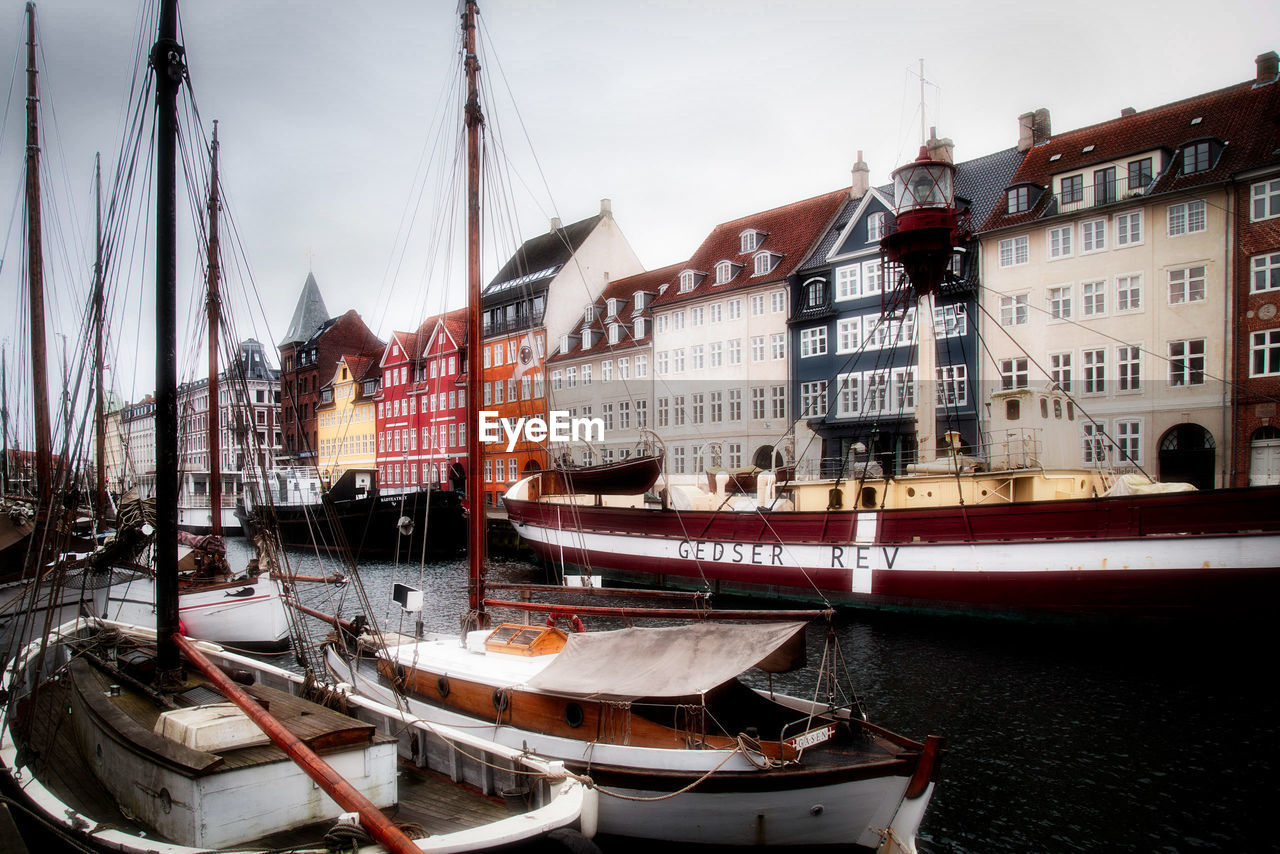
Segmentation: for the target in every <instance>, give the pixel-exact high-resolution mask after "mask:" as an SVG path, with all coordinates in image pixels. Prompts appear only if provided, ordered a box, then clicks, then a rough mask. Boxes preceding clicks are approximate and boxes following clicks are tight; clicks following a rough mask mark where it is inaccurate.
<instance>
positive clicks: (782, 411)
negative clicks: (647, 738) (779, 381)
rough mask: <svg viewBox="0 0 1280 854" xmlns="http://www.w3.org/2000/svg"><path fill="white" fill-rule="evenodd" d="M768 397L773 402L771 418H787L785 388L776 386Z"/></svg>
mask: <svg viewBox="0 0 1280 854" xmlns="http://www.w3.org/2000/svg"><path fill="white" fill-rule="evenodd" d="M769 396H770V398H771V399H772V400H773V417H774V418H783V419H785V418H786V417H787V387H786V386H784V385H776V386H774V387H773V389H772V391H771V393H770V395H769Z"/></svg>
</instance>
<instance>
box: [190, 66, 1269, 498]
mask: <svg viewBox="0 0 1280 854" xmlns="http://www.w3.org/2000/svg"><path fill="white" fill-rule="evenodd" d="M1014 129H1015V125H1014V123H1013V122H1010V131H1011V134H1010V138H1011V140H1013V139H1015V137H1014V135H1013V133H1012V131H1013V130H1014ZM1016 131H1017V136H1016V143H1015V144H1013V145H1011V146H1010V147H1009V148H1007V149H1004V150H1002V151H997V152H994V153H990V154H986V155H983V156H980V157H976V158H971V159H961V160H957V159H956V158H955V156H954V145H953V144H952V142H951V141H950V140H949V139H938V138H937V137H936V134H934V135H933V138H931V139H929V140H928V142H927V152H928V154H929V155H930V156H931V157H932V158H933V159H936V160H946V161H949V162H952V163H953V164H954V166H955V193H956V203H957V207H958V208H959V209H960V211H961V221H962V235H961V236H962V240H961V245H960V246H959V248H958V250H957V251H956V253H955V256H954V258H953V260H952V263H951V267H950V270H949V273H948V275H947V277H946V280H945V281H944V283H943V285H942V287H941V288H940V289H939V290H938V291H937V292H936V293H934V294H932V295H931V296H930V298H929V299H927V300H924V301H922V302H921V303H920V304H919V305H917V304H916V303H915V300H914V299H907V298H906V296H907V295H908V293H909V289H908V288H906V287H904V281H903V279H902V276H901V274H900V272H899V270H898V269H897V268H893V267H888V266H886V265H885V263H884V261H883V259H882V254H881V248H880V241H881V239H882V238H883V237H884V236H885V234H886V233H890V232H892V231H893V229H894V213H893V208H894V205H893V202H894V200H893V193H892V187H891V186H881V187H874V186H871V185H870V181H869V174H870V170H869V167H868V165H867V164H866V163H865V162H863V159H862V156H861V154H859V156H858V158H857V162H856V163H855V165H854V167H853V172H852V180H851V181H849V182H848V183H847V184H846V185H845V186H842V187H839V188H836V189H833V190H832V191H831V192H828V193H824V194H822V195H819V196H815V197H813V198H809V199H804V200H801V201H796V202H793V203H790V204H786V205H783V206H781V207H777V208H774V209H772V210H767V211H761V212H758V213H754V214H751V215H748V216H743V217H740V218H738V219H734V220H732V221H730V222H725V223H722V224H720V225H718V226H716V227H715V228H714V229H713V230H712V231H711V233H710V234H708V235H707V236H706V237H705V239H704V240H703V241H702V242H701V244H700V245H699V246H698V248H697V250H696V251H695V252H694V253H693V255H692V256H691V257H689V258H688V259H685V260H682V261H678V262H676V263H672V264H668V265H666V266H663V267H661V268H658V269H652V270H646V269H644V267H643V265H642V264H641V263H640V261H639V259H638V258H637V257H636V255H635V253H634V252H633V251H632V249H631V247H630V245H629V244H628V242H627V240H626V238H625V237H624V235H623V234H622V231H621V229H620V228H619V226H618V224H617V223H616V221H615V220H614V218H613V215H612V211H611V206H610V204H609V202H608V200H604V201H602V203H601V208H600V211H599V212H598V213H597V214H595V215H594V216H592V217H589V218H587V219H584V220H581V221H579V222H575V223H572V224H569V225H563V224H561V223H560V222H559V221H557V220H553V221H552V222H551V226H550V228H549V229H548V231H547V232H546V233H545V234H541V235H538V236H536V237H534V238H531V239H530V240H528V241H526V242H525V243H524V245H523V246H521V247H520V248H519V250H517V252H516V253H515V254H514V255H513V256H512V257H511V258H510V259H509V260H508V262H507V263H506V264H505V265H504V266H503V268H502V269H501V270H500V271H499V272H498V274H497V275H496V276H494V277H493V279H492V280H491V281H490V283H489V284H488V286H487V287H486V288H485V289H484V293H483V298H482V306H481V310H482V311H483V330H484V341H483V347H484V353H483V366H484V377H483V380H484V382H483V385H482V392H481V394H482V399H480V400H475V401H468V400H467V399H466V392H465V389H464V387H463V385H462V383H461V380H460V376H461V369H462V363H463V360H464V355H465V347H466V344H467V342H466V340H465V323H464V316H463V314H462V313H461V312H453V313H450V314H446V315H443V316H440V317H432V318H427V319H426V320H425V321H423V322H422V323H421V324H420V325H419V326H418V327H417V328H416V329H413V330H412V331H407V332H399V331H397V332H393V333H391V335H390V336H389V340H387V341H385V342H384V341H382V340H381V339H380V338H378V336H377V335H375V334H374V333H373V332H372V331H371V330H369V329H368V328H367V327H366V326H365V324H364V322H363V321H362V320H361V319H360V317H359V315H358V314H356V313H355V312H354V311H349V312H347V313H346V314H344V315H341V316H338V317H329V315H328V312H327V310H326V309H325V306H324V301H323V299H322V298H321V297H320V293H319V288H318V285H317V283H316V281H315V278H314V276H310V275H309V276H308V278H307V281H306V284H305V285H304V287H303V291H302V294H301V296H300V298H299V301H298V306H297V309H296V310H295V312H294V316H293V318H292V322H291V324H290V327H289V330H288V332H287V334H286V336H285V339H284V340H283V341H282V342H281V344H280V348H279V354H280V365H281V371H280V386H279V391H280V400H281V408H280V420H279V422H278V424H279V429H278V432H279V434H280V437H281V439H280V441H279V443H278V444H279V448H278V450H279V457H280V459H281V460H286V461H290V462H296V463H304V464H308V465H315V466H316V467H317V468H318V469H319V470H320V472H321V475H322V477H323V478H325V479H328V480H330V481H333V480H336V479H337V477H339V476H340V475H341V474H342V472H344V471H347V470H351V469H367V470H374V471H376V472H377V477H378V483H379V486H380V487H382V488H383V489H390V490H407V489H416V488H421V487H424V486H429V485H433V484H445V485H452V486H459V485H460V484H461V481H462V479H463V478H464V477H465V474H466V468H465V461H464V456H465V442H466V434H465V427H464V413H465V411H466V408H467V407H468V406H471V407H474V408H477V409H482V410H487V411H490V412H494V413H496V414H497V415H498V416H500V417H503V418H506V419H515V418H519V417H526V418H528V417H533V416H541V417H544V418H545V417H547V416H548V414H549V413H551V412H556V411H558V412H563V413H565V414H566V415H567V416H568V417H570V418H590V419H599V421H600V423H601V424H602V426H603V428H604V438H603V440H600V438H599V437H598V436H595V437H593V438H592V439H591V440H586V439H578V440H574V441H568V442H564V443H548V442H534V441H524V440H513V441H510V442H509V441H507V439H506V437H505V436H504V437H503V440H502V441H500V442H496V443H492V444H488V445H486V446H485V448H486V452H485V458H484V460H483V463H482V465H483V471H482V476H483V478H484V482H485V485H486V496H487V499H488V500H489V501H490V502H493V503H496V502H497V501H498V500H500V496H501V494H502V492H503V491H504V490H505V489H506V488H507V486H509V485H510V484H511V483H513V482H514V481H515V480H517V479H518V478H519V477H521V476H522V475H523V474H524V473H526V472H528V471H531V470H536V469H540V468H544V467H546V466H547V465H549V464H551V463H552V461H553V460H554V461H572V462H576V463H588V462H609V461H615V460H619V459H624V458H626V457H628V456H630V455H632V454H634V453H636V452H637V450H638V449H640V448H642V447H646V446H648V445H651V444H652V443H654V442H659V443H661V445H662V446H663V447H664V449H665V452H666V461H667V462H666V465H667V474H668V476H669V477H671V478H672V479H675V480H680V479H683V480H686V481H694V480H698V479H702V478H705V477H706V474H705V473H706V472H707V471H708V470H711V469H717V468H729V469H736V468H741V467H746V466H752V465H755V466H773V467H776V466H795V467H796V469H797V470H798V473H799V475H800V476H814V477H816V476H826V477H832V476H840V475H841V474H842V473H845V472H847V471H848V467H849V464H850V461H851V460H852V459H854V458H862V459H867V460H873V461H875V462H876V463H878V464H879V465H881V466H882V467H883V469H884V470H885V471H887V472H889V473H895V472H901V471H903V470H904V469H905V466H906V465H908V464H909V463H911V462H915V461H917V460H928V459H930V458H932V457H933V455H935V454H937V453H938V452H940V451H944V450H947V449H950V448H955V447H959V448H961V449H963V450H964V451H966V452H968V453H977V454H981V453H984V452H985V450H986V449H988V448H989V447H991V446H992V444H993V443H996V442H998V441H999V437H992V436H990V435H988V434H987V427H988V425H989V424H990V423H991V420H990V406H991V405H992V401H993V395H994V399H997V400H998V399H999V398H1000V394H1001V392H1006V391H1011V390H1016V389H1022V388H1042V387H1054V386H1056V387H1057V388H1059V389H1061V390H1062V391H1063V392H1066V393H1067V394H1069V395H1070V397H1071V399H1072V400H1073V401H1074V403H1073V405H1072V406H1071V407H1068V410H1067V411H1066V412H1064V413H1059V415H1060V417H1066V418H1069V419H1074V420H1076V421H1078V436H1079V441H1078V444H1077V445H1076V447H1075V448H1074V450H1073V452H1072V453H1073V454H1074V455H1075V459H1068V460H1061V461H1057V462H1059V463H1063V464H1075V465H1108V466H1112V467H1117V468H1121V469H1141V470H1143V471H1146V472H1148V473H1150V474H1151V475H1153V476H1155V477H1158V478H1160V479H1163V480H1184V481H1189V482H1192V483H1195V484H1197V485H1199V486H1202V487H1210V486H1227V485H1243V484H1248V483H1264V482H1276V481H1277V480H1280V424H1278V423H1277V412H1276V401H1277V399H1280V318H1278V317H1277V303H1278V302H1280V85H1277V56H1276V54H1275V53H1274V52H1270V53H1267V54H1263V55H1261V56H1259V57H1258V58H1257V60H1256V64H1255V73H1254V75H1253V76H1252V77H1251V78H1250V79H1248V80H1246V81H1244V82H1242V83H1240V84H1238V85H1235V86H1230V87H1227V88H1225V89H1221V90H1218V91H1215V92H1209V93H1205V94H1202V95H1197V96H1195V97H1191V98H1187V99H1185V100H1182V101H1178V102H1175V103H1171V104H1166V105H1164V106H1160V107H1155V108H1153V109H1149V110H1144V111H1136V110H1133V109H1125V110H1122V111H1121V114H1120V115H1119V116H1117V117H1116V118H1114V119H1111V120H1109V121H1105V122H1101V123H1099V124H1096V125H1092V126H1089V127H1084V128H1078V129H1074V130H1070V131H1067V132H1064V133H1056V134H1055V133H1054V132H1053V130H1052V127H1051V122H1050V116H1049V112H1048V111H1047V110H1043V109H1041V110H1036V111H1034V112H1029V113H1027V114H1025V115H1023V116H1021V117H1019V118H1018V121H1017V124H1016ZM894 165H897V164H894ZM926 322H927V323H928V324H929V325H928V327H927V328H925V329H923V331H931V332H932V334H931V335H925V336H924V337H923V340H925V341H929V342H932V346H931V347H930V348H929V349H930V351H931V353H929V352H926V353H925V354H923V355H925V356H930V355H931V356H932V358H925V359H923V360H922V359H921V358H920V356H921V353H920V352H919V347H918V341H919V340H921V334H922V324H923V323H926ZM921 365H923V366H924V367H921ZM921 396H927V398H925V399H929V398H931V399H932V400H933V402H934V411H935V413H936V423H934V424H918V423H917V421H918V416H917V407H916V404H917V402H918V401H919V400H920V399H921ZM193 450H194V449H193Z"/></svg>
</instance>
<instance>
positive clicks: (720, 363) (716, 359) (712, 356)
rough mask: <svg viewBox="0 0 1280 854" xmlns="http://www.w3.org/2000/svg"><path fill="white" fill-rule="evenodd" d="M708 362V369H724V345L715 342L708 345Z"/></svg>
mask: <svg viewBox="0 0 1280 854" xmlns="http://www.w3.org/2000/svg"><path fill="white" fill-rule="evenodd" d="M707 361H708V367H711V368H720V367H724V344H722V343H721V342H719V341H713V342H711V343H710V344H708V345H707Z"/></svg>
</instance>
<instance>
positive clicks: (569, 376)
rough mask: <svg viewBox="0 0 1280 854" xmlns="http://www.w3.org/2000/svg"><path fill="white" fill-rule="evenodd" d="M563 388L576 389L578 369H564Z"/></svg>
mask: <svg viewBox="0 0 1280 854" xmlns="http://www.w3.org/2000/svg"><path fill="white" fill-rule="evenodd" d="M564 386H565V388H577V387H578V369H577V368H565V369H564Z"/></svg>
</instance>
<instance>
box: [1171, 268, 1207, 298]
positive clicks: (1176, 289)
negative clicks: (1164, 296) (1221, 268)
mask: <svg viewBox="0 0 1280 854" xmlns="http://www.w3.org/2000/svg"><path fill="white" fill-rule="evenodd" d="M1196 270H1199V271H1200V272H1199V275H1194V271H1196ZM1208 274H1209V270H1208V267H1206V266H1205V265H1204V264H1197V265H1195V266H1194V267H1177V268H1175V269H1172V270H1169V271H1168V281H1169V290H1168V297H1169V305H1185V304H1187V303H1193V302H1204V301H1205V295H1206V293H1207V292H1208ZM1197 283H1198V287H1197Z"/></svg>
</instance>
